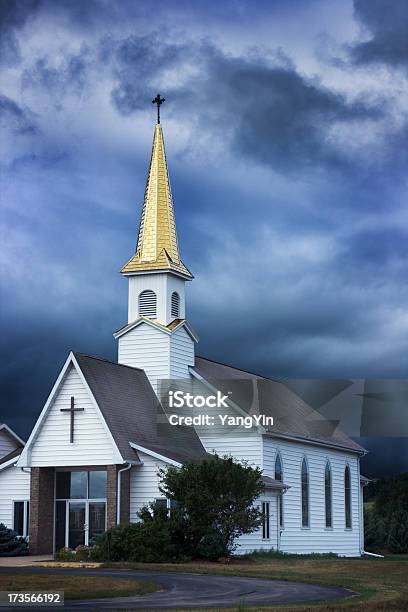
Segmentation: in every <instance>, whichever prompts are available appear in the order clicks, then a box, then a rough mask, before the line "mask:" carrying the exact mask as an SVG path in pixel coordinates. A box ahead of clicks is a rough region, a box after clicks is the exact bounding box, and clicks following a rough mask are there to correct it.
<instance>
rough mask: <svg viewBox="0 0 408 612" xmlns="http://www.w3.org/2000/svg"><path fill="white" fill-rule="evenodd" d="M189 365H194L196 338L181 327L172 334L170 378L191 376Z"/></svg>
mask: <svg viewBox="0 0 408 612" xmlns="http://www.w3.org/2000/svg"><path fill="white" fill-rule="evenodd" d="M189 366H194V340H193V339H192V338H191V336H190V335H189V334H188V333H187V332H186V330H185V329H184V327H179V328H178V329H176V331H175V332H174V333H173V334H172V335H171V336H170V378H190V374H189Z"/></svg>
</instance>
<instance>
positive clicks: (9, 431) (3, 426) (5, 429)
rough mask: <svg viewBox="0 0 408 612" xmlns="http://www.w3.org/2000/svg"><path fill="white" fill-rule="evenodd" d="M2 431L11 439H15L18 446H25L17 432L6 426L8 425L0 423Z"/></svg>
mask: <svg viewBox="0 0 408 612" xmlns="http://www.w3.org/2000/svg"><path fill="white" fill-rule="evenodd" d="M0 431H3V432H5V433H6V434H7V435H8V436H9V437H10V438H13V440H14V441H15V442H16V443H17V446H19V447H21V446H24V444H25V442H24V440H22V439H21V438H20V436H18V435H17V434H16V432H15V431H13V430H12V429H11V427H9V426H8V425H6V423H0Z"/></svg>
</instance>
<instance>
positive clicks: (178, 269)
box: [121, 123, 193, 279]
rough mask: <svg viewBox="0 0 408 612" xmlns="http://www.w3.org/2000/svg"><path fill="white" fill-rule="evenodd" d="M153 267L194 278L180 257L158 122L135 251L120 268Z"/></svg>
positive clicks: (146, 269) (133, 270)
mask: <svg viewBox="0 0 408 612" xmlns="http://www.w3.org/2000/svg"><path fill="white" fill-rule="evenodd" d="M154 270H158V271H159V270H168V271H172V272H175V273H176V274H179V275H181V276H184V277H185V278H187V279H191V278H193V275H192V274H191V272H190V271H189V270H188V269H187V268H186V266H185V265H184V264H183V262H182V261H181V259H180V253H179V248H178V242H177V233H176V223H175V220H174V209H173V200H172V197H171V187H170V180H169V175H168V170H167V161H166V154H165V150H164V140H163V132H162V128H161V125H160V123H157V124H156V127H155V131H154V138H153V148H152V156H151V159H150V167H149V173H148V176H147V182H146V190H145V195H144V203H143V209H142V215H141V219H140V227H139V236H138V240H137V249H136V253H135V255H134V256H133V257H132V258H131V259H130V260H129V261H128V262H127V264H125V266H123V268H122V270H121V272H122V273H123V274H132V273H138V272H151V271H154Z"/></svg>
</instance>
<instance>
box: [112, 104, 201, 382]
mask: <svg viewBox="0 0 408 612" xmlns="http://www.w3.org/2000/svg"><path fill="white" fill-rule="evenodd" d="M163 101H164V100H163V98H161V97H160V95H159V94H157V96H156V98H155V100H153V103H155V104H157V108H158V117H157V120H158V122H157V124H156V126H155V130H154V137H153V147H152V154H151V158H150V166H149V171H148V175H147V181H146V189H145V194H144V202H143V208H142V213H141V218H140V225H139V234H138V239H137V247H136V253H135V254H134V255H133V257H132V258H131V259H130V260H129V261H128V262H127V263H126V264H125V265H124V266H123V268H122V269H121V273H122V274H123V275H124V276H127V277H128V281H129V298H128V323H127V325H125V326H124V327H122V328H121V329H120V330H118V331H117V332H116V333H115V334H114V336H115V338H117V340H118V343H119V356H118V360H119V363H124V364H127V365H131V366H136V367H139V368H143V369H144V370H145V372H146V374H147V376H148V377H149V379H150V382H151V383H152V385H153V387H154V389H155V390H157V385H158V381H159V380H160V379H168V378H172V377H178V378H179V377H188V376H189V369H188V368H189V367H190V366H192V365H194V343H195V342H196V341H197V337H196V335H195V333H194V331H193V330H192V328H191V327H190V325H189V324H188V323H187V321H186V313H185V283H186V281H190V280H191V279H192V278H193V275H192V274H191V272H190V271H189V270H188V268H187V267H186V266H185V265H184V263H183V262H182V260H181V258H180V251H179V245H178V240H177V231H176V223H175V218H174V207H173V199H172V195H171V187H170V180H169V173H168V169H167V161H166V153H165V149H164V140H163V131H162V127H161V124H160V105H161V104H162V103H163Z"/></svg>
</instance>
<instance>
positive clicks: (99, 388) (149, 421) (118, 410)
mask: <svg viewBox="0 0 408 612" xmlns="http://www.w3.org/2000/svg"><path fill="white" fill-rule="evenodd" d="M74 356H75V359H76V360H77V363H78V365H79V367H80V369H81V371H82V373H83V375H84V377H85V380H86V382H87V383H88V385H89V388H90V389H91V391H92V394H93V396H94V398H95V400H96V402H97V404H98V406H99V408H100V411H101V413H102V415H103V417H104V419H105V421H106V424H107V426H108V427H109V430H110V432H111V434H112V436H113V438H114V440H115V442H116V444H117V446H118V449H119V452H120V453H121V455H122V457H123V459H124V460H125V461H135V459H137V451H135V450H134V449H133V448H131V446H130V442H133V443H134V444H137V445H139V446H141V447H144V448H146V449H149V450H151V451H153V452H155V453H157V454H159V455H162V456H165V457H168V458H170V459H173V460H174V461H176V462H178V463H183V462H184V461H186V460H188V459H198V458H201V457H203V456H204V455H205V454H206V453H205V450H204V447H203V446H202V444H201V442H200V439H199V437H198V436H197V434H196V433H195V431H194V429H193V428H192V427H181V426H173V425H170V424H169V422H168V420H167V418H166V417H165V414H164V412H163V409H162V407H161V405H160V403H159V401H158V399H157V397H156V394H155V392H154V391H153V388H152V386H151V385H150V382H149V380H148V378H147V376H146V374H145V372H144V370H140V369H138V368H133V367H130V366H126V365H121V364H118V363H113V362H111V361H107V360H105V359H100V358H98V357H90V356H89V355H83V354H82V353H74Z"/></svg>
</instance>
